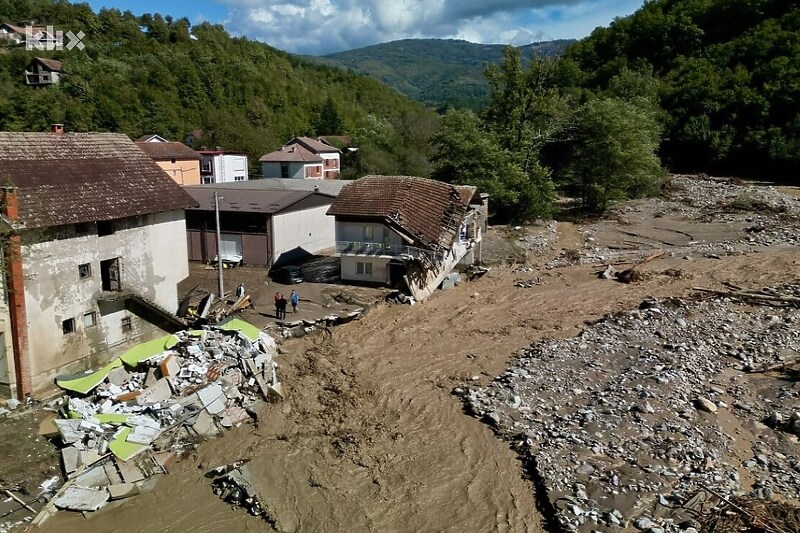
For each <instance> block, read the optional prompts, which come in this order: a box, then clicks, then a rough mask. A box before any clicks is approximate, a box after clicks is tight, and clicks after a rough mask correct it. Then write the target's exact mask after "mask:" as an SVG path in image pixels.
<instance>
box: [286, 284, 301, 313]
mask: <svg viewBox="0 0 800 533" xmlns="http://www.w3.org/2000/svg"><path fill="white" fill-rule="evenodd" d="M289 301H290V302H291V304H292V313H293V314H294V313H297V304H298V303H299V302H300V295H299V294H297V291H296V290H294V289H292V294H291V296H289Z"/></svg>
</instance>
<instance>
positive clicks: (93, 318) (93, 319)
mask: <svg viewBox="0 0 800 533" xmlns="http://www.w3.org/2000/svg"><path fill="white" fill-rule="evenodd" d="M96 325H97V313H95V312H94V311H90V312H88V313H84V314H83V327H85V328H91V327H93V326H96Z"/></svg>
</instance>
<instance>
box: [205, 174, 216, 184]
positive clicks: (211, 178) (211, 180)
mask: <svg viewBox="0 0 800 533" xmlns="http://www.w3.org/2000/svg"><path fill="white" fill-rule="evenodd" d="M210 183H214V176H203V185H208V184H210Z"/></svg>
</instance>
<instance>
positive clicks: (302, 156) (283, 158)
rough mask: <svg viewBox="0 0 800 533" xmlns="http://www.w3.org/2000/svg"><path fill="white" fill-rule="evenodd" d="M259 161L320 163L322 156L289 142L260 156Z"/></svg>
mask: <svg viewBox="0 0 800 533" xmlns="http://www.w3.org/2000/svg"><path fill="white" fill-rule="evenodd" d="M259 161H261V162H262V163H283V162H292V163H294V162H300V163H322V158H321V157H320V156H318V155H317V154H314V153H312V152H310V151H309V150H307V149H306V148H305V147H304V146H302V145H300V144H291V145H286V146H281V147H280V149H278V150H275V151H274V152H271V153H269V154H267V155H264V156H262V157H261V159H259Z"/></svg>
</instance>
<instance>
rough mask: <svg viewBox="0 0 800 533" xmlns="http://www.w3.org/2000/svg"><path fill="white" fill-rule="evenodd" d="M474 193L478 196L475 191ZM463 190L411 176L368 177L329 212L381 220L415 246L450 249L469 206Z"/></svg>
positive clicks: (348, 187)
mask: <svg viewBox="0 0 800 533" xmlns="http://www.w3.org/2000/svg"><path fill="white" fill-rule="evenodd" d="M472 189H473V193H474V187H473V188H472ZM462 197H463V196H462V191H461V190H460V188H459V187H455V186H453V185H450V184H447V183H444V182H441V181H434V180H428V179H423V178H413V177H409V176H366V177H364V178H361V179H358V180H355V181H354V182H352V183H350V184H349V185H346V186H345V187H344V189H342V192H340V193H339V196H338V197H337V198H336V201H335V202H334V203H333V205H331V208H330V209H329V210H328V214H329V215H333V216H337V217H341V218H344V219H348V218H349V219H358V218H363V219H373V220H375V219H380V220H381V221H382V222H383V223H384V224H386V225H388V226H390V227H392V228H394V229H396V230H398V231H399V232H400V233H402V234H404V235H406V236H407V237H409V238H410V239H411V240H413V244H414V245H415V246H419V247H422V248H429V249H432V250H437V251H441V250H444V249H447V248H450V246H451V245H452V243H453V240H454V238H455V236H456V233H457V232H458V228H459V226H460V224H461V220H462V219H463V218H464V214H465V213H466V210H467V207H468V203H465V202H464V201H463V200H462Z"/></svg>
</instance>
